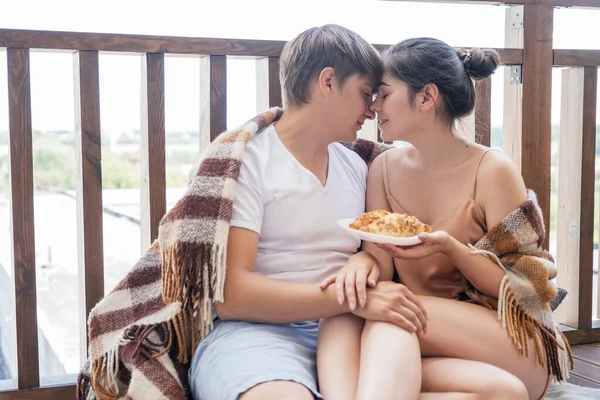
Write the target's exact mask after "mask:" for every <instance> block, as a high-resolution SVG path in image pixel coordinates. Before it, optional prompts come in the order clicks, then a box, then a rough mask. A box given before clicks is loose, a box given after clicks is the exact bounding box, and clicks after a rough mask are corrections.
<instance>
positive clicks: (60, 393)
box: [0, 385, 77, 400]
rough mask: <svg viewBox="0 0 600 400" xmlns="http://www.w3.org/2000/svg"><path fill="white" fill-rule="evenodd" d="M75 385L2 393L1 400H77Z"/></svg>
mask: <svg viewBox="0 0 600 400" xmlns="http://www.w3.org/2000/svg"><path fill="white" fill-rule="evenodd" d="M76 392H77V390H76V387H75V385H67V386H55V387H43V388H35V389H23V390H10V391H6V392H0V400H39V399H44V400H75V398H76Z"/></svg>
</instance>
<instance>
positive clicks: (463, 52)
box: [456, 49, 500, 79]
mask: <svg viewBox="0 0 600 400" xmlns="http://www.w3.org/2000/svg"><path fill="white" fill-rule="evenodd" d="M456 52H457V53H458V57H459V58H460V59H461V60H462V63H463V66H464V67H465V71H466V73H467V75H469V77H471V78H473V79H483V78H487V77H488V76H490V75H491V74H493V73H494V71H495V70H496V68H498V64H500V55H499V54H498V52H497V51H496V50H492V49H459V50H457V51H456Z"/></svg>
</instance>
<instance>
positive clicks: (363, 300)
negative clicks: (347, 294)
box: [355, 270, 368, 308]
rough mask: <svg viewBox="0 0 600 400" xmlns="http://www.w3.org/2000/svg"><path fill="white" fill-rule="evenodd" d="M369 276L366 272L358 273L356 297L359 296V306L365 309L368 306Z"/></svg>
mask: <svg viewBox="0 0 600 400" xmlns="http://www.w3.org/2000/svg"><path fill="white" fill-rule="evenodd" d="M367 276H368V273H367V271H365V270H358V271H357V272H356V285H355V286H356V295H357V296H358V304H359V305H360V306H361V307H362V308H364V307H365V306H366V305H367Z"/></svg>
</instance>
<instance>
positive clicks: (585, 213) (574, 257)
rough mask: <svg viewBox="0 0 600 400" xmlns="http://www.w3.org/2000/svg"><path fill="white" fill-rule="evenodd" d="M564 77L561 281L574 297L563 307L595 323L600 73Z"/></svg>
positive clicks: (585, 324)
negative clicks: (599, 91) (599, 79)
mask: <svg viewBox="0 0 600 400" xmlns="http://www.w3.org/2000/svg"><path fill="white" fill-rule="evenodd" d="M562 79H563V81H562V97H563V98H562V102H561V121H560V153H559V157H560V159H559V183H558V186H559V188H560V190H559V193H558V207H559V208H558V243H560V245H559V247H558V255H557V265H559V266H560V273H559V274H558V280H557V283H558V285H559V286H561V287H563V288H565V289H566V290H567V291H568V292H569V297H568V298H567V299H566V301H565V304H564V305H563V306H561V308H559V310H557V311H558V315H559V318H560V319H561V320H562V321H563V323H565V324H566V325H569V326H573V327H576V328H591V327H592V296H593V261H594V260H593V253H594V241H593V239H594V218H593V215H594V186H595V182H594V181H595V176H594V175H595V174H594V169H595V157H596V88H597V72H596V69H595V68H573V69H566V70H564V71H563V73H562Z"/></svg>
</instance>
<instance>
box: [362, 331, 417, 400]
mask: <svg viewBox="0 0 600 400" xmlns="http://www.w3.org/2000/svg"><path fill="white" fill-rule="evenodd" d="M420 390H421V353H420V350H419V342H418V340H417V336H416V335H415V334H413V333H410V332H408V331H406V330H404V329H402V328H399V327H398V326H396V325H392V324H390V323H387V322H375V321H367V322H366V323H365V328H364V330H363V335H362V341H361V352H360V376H359V383H358V392H357V395H356V399H358V400H362V399H365V400H371V399H403V400H404V399H407V400H410V399H416V398H417V397H418V396H419V392H420Z"/></svg>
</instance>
